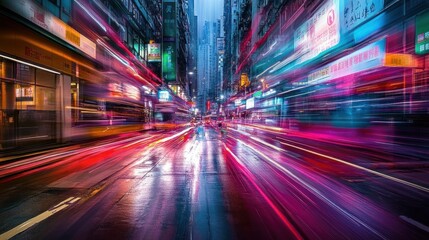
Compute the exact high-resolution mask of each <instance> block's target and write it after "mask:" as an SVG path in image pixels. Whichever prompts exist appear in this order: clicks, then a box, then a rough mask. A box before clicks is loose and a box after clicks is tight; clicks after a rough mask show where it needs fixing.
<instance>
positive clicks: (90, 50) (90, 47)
mask: <svg viewBox="0 0 429 240" xmlns="http://www.w3.org/2000/svg"><path fill="white" fill-rule="evenodd" d="M3 2H5V3H3ZM0 5H3V6H4V7H7V8H9V9H10V10H12V11H14V12H15V13H17V14H19V15H21V16H22V17H24V18H26V19H27V20H30V21H31V22H33V23H34V24H36V25H38V26H39V27H41V28H43V29H44V30H46V31H48V32H50V33H52V34H54V35H55V36H57V37H59V38H61V39H62V40H64V41H65V42H67V43H69V44H71V45H72V46H74V47H76V48H77V49H79V50H81V51H82V52H84V53H86V54H88V55H89V56H90V57H92V58H96V52H97V51H96V44H95V43H94V42H92V41H91V40H89V39H88V38H86V37H85V36H83V35H82V34H80V33H79V32H78V31H76V30H75V29H74V28H72V27H70V26H69V25H67V24H66V23H65V22H63V21H62V20H61V19H59V18H57V17H55V16H54V15H53V14H51V13H50V12H48V11H45V10H44V9H43V8H41V7H40V6H39V5H38V4H36V3H34V2H33V1H30V0H15V1H0Z"/></svg>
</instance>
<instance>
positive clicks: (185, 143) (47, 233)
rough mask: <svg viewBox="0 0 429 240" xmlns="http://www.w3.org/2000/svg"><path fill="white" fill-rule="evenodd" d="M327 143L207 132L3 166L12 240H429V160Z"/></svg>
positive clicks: (159, 135) (6, 224) (52, 153)
mask: <svg viewBox="0 0 429 240" xmlns="http://www.w3.org/2000/svg"><path fill="white" fill-rule="evenodd" d="M320 139H323V138H319V140H312V139H309V138H307V137H306V136H305V135H302V134H301V135H300V134H298V133H293V132H277V131H275V130H273V129H263V128H258V127H257V126H251V125H244V124H230V125H229V127H228V128H227V131H226V134H225V135H223V136H222V135H221V134H220V131H219V129H218V128H217V126H214V125H206V126H202V125H200V126H197V127H188V128H181V129H178V130H175V131H146V132H142V133H138V132H136V133H130V134H123V135H120V136H117V137H115V138H110V139H104V140H98V141H92V142H88V143H85V144H80V145H72V146H68V147H63V148H58V149H55V150H47V151H45V152H42V153H40V154H38V155H34V156H28V157H23V158H21V159H19V161H17V160H15V161H3V162H2V164H1V166H0V177H1V178H0V188H1V189H2V191H1V192H0V206H1V209H0V234H1V235H0V239H10V238H12V239H425V238H428V236H429V228H428V226H429V219H428V218H427V216H428V214H429V212H428V211H429V179H427V176H428V174H427V171H428V166H429V162H428V159H427V155H422V154H424V153H418V152H415V153H414V152H411V150H410V151H408V153H409V154H408V155H397V154H395V153H394V151H392V152H389V153H388V152H382V149H380V148H377V147H376V146H374V147H373V148H372V149H371V151H365V150H363V149H362V148H360V147H362V146H360V147H358V146H356V145H355V146H350V144H349V145H347V144H340V141H339V140H338V141H321V140H320ZM402 152H406V151H402ZM419 154H420V155H419ZM416 156H422V158H418V157H416ZM425 158H426V159H425Z"/></svg>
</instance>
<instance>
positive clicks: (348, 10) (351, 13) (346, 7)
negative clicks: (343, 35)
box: [340, 0, 384, 32]
mask: <svg viewBox="0 0 429 240" xmlns="http://www.w3.org/2000/svg"><path fill="white" fill-rule="evenodd" d="M341 2H342V5H341V8H340V18H341V19H340V20H341V29H342V31H343V32H348V31H349V30H352V29H353V28H355V27H357V26H359V25H360V24H361V23H363V22H365V21H367V20H369V19H371V18H373V17H375V16H376V15H377V14H378V13H380V12H381V11H382V10H383V8H384V0H371V1H368V0H343V1H341Z"/></svg>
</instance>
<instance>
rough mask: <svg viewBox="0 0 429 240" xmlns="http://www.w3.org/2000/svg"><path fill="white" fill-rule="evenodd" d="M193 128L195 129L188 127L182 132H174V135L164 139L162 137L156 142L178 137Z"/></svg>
mask: <svg viewBox="0 0 429 240" xmlns="http://www.w3.org/2000/svg"><path fill="white" fill-rule="evenodd" d="M191 129H193V128H187V129H185V130H183V131H181V132H179V133H176V134H174V135H172V136H169V137H166V138H163V139H161V140H158V141H156V142H155V144H157V143H163V142H167V141H170V140H171V139H174V138H177V137H179V136H180V135H183V134H185V133H186V132H189V131H190V130H191Z"/></svg>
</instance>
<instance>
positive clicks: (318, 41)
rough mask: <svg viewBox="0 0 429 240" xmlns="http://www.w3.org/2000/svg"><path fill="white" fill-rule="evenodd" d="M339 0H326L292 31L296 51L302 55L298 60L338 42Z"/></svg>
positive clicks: (320, 51)
mask: <svg viewBox="0 0 429 240" xmlns="http://www.w3.org/2000/svg"><path fill="white" fill-rule="evenodd" d="M339 19H340V17H339V0H328V1H326V3H324V4H323V5H322V6H321V7H320V8H319V9H318V10H317V11H316V12H315V13H314V14H313V15H312V16H311V17H310V19H308V20H307V21H305V22H304V24H302V25H301V26H300V27H298V28H297V29H296V31H295V33H294V46H295V51H296V52H298V51H299V52H301V53H302V56H301V57H300V58H299V59H298V62H305V61H307V60H311V59H313V58H315V57H317V56H318V55H319V54H320V53H322V52H324V51H326V50H328V49H330V48H332V47H334V46H335V45H337V44H338V43H339V42H340V20H339Z"/></svg>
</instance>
